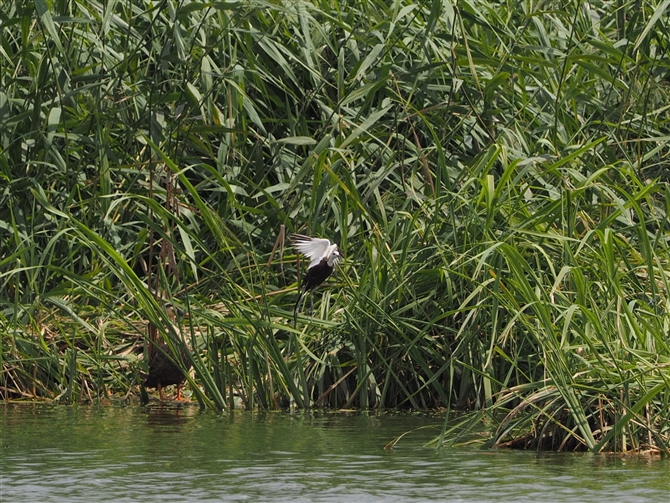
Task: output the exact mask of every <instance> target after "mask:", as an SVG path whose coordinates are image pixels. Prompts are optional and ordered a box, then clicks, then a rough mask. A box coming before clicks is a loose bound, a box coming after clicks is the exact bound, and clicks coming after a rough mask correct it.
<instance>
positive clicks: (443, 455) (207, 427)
mask: <svg viewBox="0 0 670 503" xmlns="http://www.w3.org/2000/svg"><path fill="white" fill-rule="evenodd" d="M0 420H1V424H2V432H1V437H2V438H1V439H2V451H1V452H0V466H1V468H2V470H1V472H0V501H3V502H4V501H11V502H35V501H39V502H78V501H81V502H84V501H85V502H92V501H105V502H112V501H114V502H136V501H142V502H145V501H146V502H153V501H159V502H181V501H184V502H186V501H189V502H190V501H198V502H209V501H270V502H280V501H291V502H293V501H305V502H312V501H323V502H330V501H333V502H344V501H347V502H355V501H359V502H368V501H370V502H371V501H380V502H381V501H384V502H386V501H403V502H405V501H610V502H613V501H626V502H634V501H639V502H656V501H658V502H665V503H667V502H668V501H669V500H670V476H669V475H668V474H669V473H670V461H669V460H665V459H661V460H658V459H653V460H652V459H648V458H640V457H630V458H621V457H613V456H591V455H584V454H579V455H576V454H575V455H573V454H551V453H543V454H538V453H530V452H508V451H493V452H491V451H479V450H441V451H435V450H433V449H428V448H425V447H422V445H423V444H424V443H425V442H426V441H427V440H429V439H430V438H432V437H433V436H435V435H436V432H437V431H438V428H439V427H440V426H441V419H440V418H436V417H429V416H425V415H381V416H375V415H368V414H355V413H349V414H342V413H339V414H338V413H324V412H304V413H297V414H287V413H279V412H277V413H266V414H259V413H256V414H250V413H239V412H238V413H233V414H226V415H216V414H213V413H208V412H205V413H201V412H199V410H198V409H197V408H195V407H183V408H160V407H152V408H148V409H145V408H137V407H128V408H113V407H108V408H95V407H54V406H44V405H24V404H17V405H6V406H1V405H0ZM430 425H435V427H436V429H430V428H427V429H421V430H417V431H415V432H413V433H411V434H409V435H408V436H407V437H405V438H404V439H403V440H402V441H401V442H400V443H399V444H398V445H397V447H396V449H394V450H393V451H385V450H384V449H383V447H384V445H386V444H387V443H388V442H389V441H390V440H392V439H393V438H394V437H395V436H397V435H399V434H401V433H403V432H405V431H407V430H411V429H414V428H417V427H419V426H430Z"/></svg>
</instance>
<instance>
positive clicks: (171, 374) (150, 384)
mask: <svg viewBox="0 0 670 503" xmlns="http://www.w3.org/2000/svg"><path fill="white" fill-rule="evenodd" d="M165 309H166V311H167V313H168V316H169V318H170V320H172V321H173V322H174V321H175V320H176V318H177V317H182V316H183V315H184V312H183V311H182V310H181V309H179V308H176V309H175V307H174V306H173V305H172V304H166V305H165ZM153 328H154V332H155V327H153ZM174 330H175V332H177V333H178V334H179V336H180V337H181V330H180V329H179V328H178V327H174ZM176 344H179V345H180V350H179V352H178V354H177V355H175V354H174V353H173V352H172V350H171V349H170V346H169V345H168V344H167V343H165V342H163V343H162V344H158V345H154V344H152V345H151V346H150V347H149V375H148V376H147V378H146V380H145V381H144V386H145V387H146V388H157V389H158V394H159V395H160V399H161V402H162V401H164V400H165V398H164V397H163V387H164V386H169V385H170V384H176V385H177V400H181V385H182V383H183V382H184V381H185V380H186V377H185V376H184V371H186V372H188V371H189V370H190V369H191V360H190V359H189V357H188V354H187V353H186V352H185V346H184V344H183V341H176ZM175 361H176V362H179V363H181V364H182V366H180V365H179V364H178V363H175ZM182 368H184V370H182Z"/></svg>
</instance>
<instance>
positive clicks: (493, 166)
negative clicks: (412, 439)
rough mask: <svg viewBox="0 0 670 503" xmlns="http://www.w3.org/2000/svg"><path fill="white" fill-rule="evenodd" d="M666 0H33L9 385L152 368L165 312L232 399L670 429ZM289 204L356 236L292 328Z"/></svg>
mask: <svg viewBox="0 0 670 503" xmlns="http://www.w3.org/2000/svg"><path fill="white" fill-rule="evenodd" d="M666 4H667V2H661V1H656V2H653V1H650V2H637V3H634V4H633V3H631V2H624V1H619V2H616V3H615V4H609V3H600V2H595V3H594V2H591V3H586V2H579V1H576V2H569V3H567V4H566V3H564V2H551V1H549V2H524V3H522V4H518V3H491V2H485V1H470V2H458V3H456V4H453V5H452V4H450V3H448V2H446V3H445V2H432V3H425V4H421V3H419V4H417V3H411V2H400V1H399V2H393V3H391V4H386V3H377V2H370V1H358V2H340V3H336V4H332V3H331V2H318V1H313V2H278V3H265V2H256V1H253V0H251V1H247V0H245V1H241V2H232V3H225V2H224V3H198V2H190V1H161V2H156V3H149V2H132V3H122V2H107V3H104V2H102V3H98V2H84V3H74V2H64V1H55V2H52V3H48V2H43V1H38V2H34V3H25V2H19V1H9V2H5V4H3V9H2V12H0V24H1V27H2V30H0V50H1V51H2V55H1V57H2V58H3V64H2V66H1V67H0V72H1V73H0V75H1V77H0V78H1V79H2V80H1V85H0V87H1V89H0V111H1V112H2V117H3V120H2V121H0V179H1V181H0V236H1V241H0V285H1V288H0V305H1V309H2V312H1V315H0V332H1V333H2V339H1V340H2V351H1V352H0V354H1V357H2V374H1V382H0V393H2V396H3V397H4V398H5V399H10V398H18V397H46V398H51V399H60V400H67V401H81V400H92V401H95V400H102V399H105V398H107V397H112V398H117V397H123V398H128V397H130V396H134V394H135V393H136V390H137V387H136V384H137V382H138V380H139V378H140V375H141V372H142V371H146V363H145V358H143V357H142V354H143V352H144V349H143V348H144V346H145V338H146V332H147V328H146V327H147V324H149V323H151V324H152V325H154V326H156V327H157V328H158V330H159V333H160V336H161V337H163V338H164V339H165V340H166V341H170V343H171V344H173V345H174V344H186V345H187V347H188V348H189V353H190V355H191V360H192V361H191V363H192V364H193V367H194V373H193V375H192V376H189V382H190V385H191V386H190V388H191V389H192V392H193V395H194V398H195V399H197V400H198V401H199V402H200V403H201V404H202V405H203V406H207V407H212V408H217V409H226V408H232V407H234V406H235V404H236V403H237V400H238V399H239V400H241V401H242V403H243V404H244V406H245V407H247V408H258V407H260V408H277V407H286V406H289V405H291V404H295V405H296V406H298V407H311V406H327V407H361V408H377V409H382V408H429V407H446V408H448V409H449V410H451V409H458V410H472V411H477V412H476V413H477V414H478V415H481V414H482V413H483V414H484V415H485V416H486V417H489V418H491V419H492V421H493V423H491V424H493V425H494V427H493V428H492V430H491V435H490V438H489V439H488V441H489V443H490V445H514V446H517V445H518V446H524V447H533V448H553V449H563V450H564V449H589V450H591V451H594V452H595V451H600V450H629V449H634V450H643V449H658V450H662V451H664V452H667V450H668V448H669V445H670V441H669V437H668V420H669V416H668V410H670V408H669V407H668V405H669V401H670V387H669V385H670V382H669V379H668V371H667V369H668V363H669V362H670V350H669V347H668V337H667V333H668V325H669V323H670V318H668V315H667V311H668V302H669V301H668V298H669V297H668V280H667V276H668V259H669V258H670V253H669V246H668V230H669V229H668V225H667V217H666V215H667V213H668V202H667V201H668V200H669V199H668V195H669V188H668V184H667V183H668V182H667V167H668V154H669V149H668V140H669V138H670V134H669V131H668V119H667V117H668V113H667V112H668V98H669V85H668V82H669V80H668V79H669V70H670V66H669V64H668V61H669V60H668V58H667V47H668V42H669V40H668V36H667V32H668V30H667V28H668V27H667V17H666V16H665V15H664V13H665V11H666V10H667V5H666ZM283 228H286V229H287V230H288V231H300V232H303V233H308V234H313V235H318V236H324V237H328V238H331V239H334V240H335V241H337V242H338V243H339V245H340V248H342V249H343V250H344V252H345V255H346V257H347V259H346V261H345V263H344V265H343V266H342V267H341V268H340V270H339V271H338V272H337V273H336V274H335V275H334V277H333V279H332V280H331V281H329V283H328V285H327V286H326V287H325V288H323V289H322V290H320V291H318V293H317V294H316V297H315V311H314V313H312V315H311V316H310V314H309V312H308V313H306V314H304V315H302V316H301V317H300V318H299V320H298V323H297V325H296V327H295V328H294V327H293V326H292V323H291V322H292V313H291V309H292V305H293V303H294V302H295V295H296V294H297V292H296V279H297V276H298V271H297V269H296V265H297V263H296V257H295V254H294V251H293V250H292V249H290V248H285V247H284V244H285V243H284V242H283V239H282V237H283V234H282V232H281V229H283ZM165 299H171V300H172V301H173V302H175V303H177V304H179V305H180V306H181V307H183V308H184V309H186V310H188V311H189V314H190V317H189V319H188V323H187V324H186V325H185V326H183V327H182V335H183V336H184V337H183V339H182V338H175V337H174V334H171V333H170V330H169V329H168V328H167V327H169V324H168V320H167V318H166V316H165V314H164V313H163V311H162V309H161V303H162V302H163V300H165ZM448 417H451V416H450V415H449V416H448ZM469 420H470V419H467V421H469ZM452 423H453V421H452V420H448V421H447V423H445V430H444V433H443V435H441V437H440V438H439V439H438V440H439V441H440V442H448V443H452V444H453V443H457V442H459V439H461V438H462V435H463V434H464V430H463V428H466V431H469V430H468V429H467V427H464V426H463V425H462V424H452ZM466 425H467V423H466Z"/></svg>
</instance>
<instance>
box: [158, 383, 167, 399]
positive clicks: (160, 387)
mask: <svg viewBox="0 0 670 503" xmlns="http://www.w3.org/2000/svg"><path fill="white" fill-rule="evenodd" d="M156 387H157V388H158V395H159V396H160V397H161V402H164V401H165V397H164V396H163V385H162V384H161V383H158V385H157V386H156Z"/></svg>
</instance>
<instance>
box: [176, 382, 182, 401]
mask: <svg viewBox="0 0 670 503" xmlns="http://www.w3.org/2000/svg"><path fill="white" fill-rule="evenodd" d="M181 398H182V397H181V384H177V401H181Z"/></svg>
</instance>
